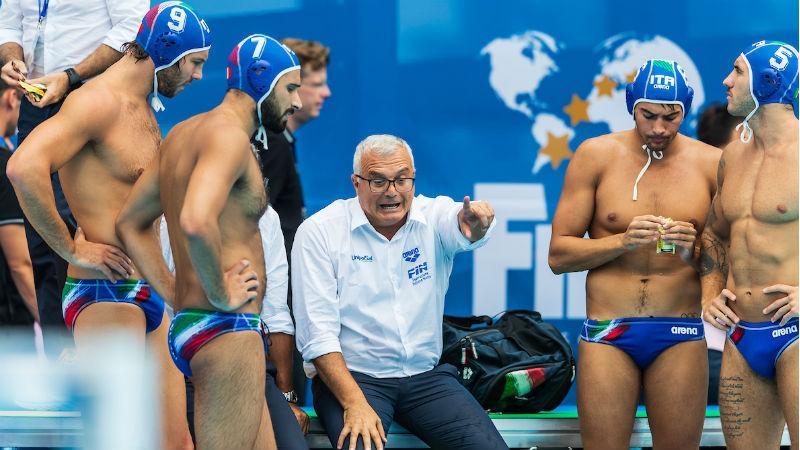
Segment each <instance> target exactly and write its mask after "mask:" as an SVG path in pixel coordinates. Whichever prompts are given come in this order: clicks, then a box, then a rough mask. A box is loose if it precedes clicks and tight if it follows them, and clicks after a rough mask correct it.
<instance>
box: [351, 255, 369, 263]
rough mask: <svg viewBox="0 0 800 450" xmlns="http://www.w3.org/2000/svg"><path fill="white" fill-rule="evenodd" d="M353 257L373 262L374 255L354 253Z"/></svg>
mask: <svg viewBox="0 0 800 450" xmlns="http://www.w3.org/2000/svg"><path fill="white" fill-rule="evenodd" d="M352 258H353V261H361V262H372V256H371V255H363V256H361V255H353V256H352Z"/></svg>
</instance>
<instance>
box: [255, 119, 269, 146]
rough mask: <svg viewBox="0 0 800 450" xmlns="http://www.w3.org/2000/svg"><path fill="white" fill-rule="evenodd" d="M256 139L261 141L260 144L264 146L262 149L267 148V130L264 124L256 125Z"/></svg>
mask: <svg viewBox="0 0 800 450" xmlns="http://www.w3.org/2000/svg"><path fill="white" fill-rule="evenodd" d="M256 140H257V141H258V142H261V145H263V146H264V150H266V149H267V130H265V129H264V125H261V126H260V127H258V132H257V133H256Z"/></svg>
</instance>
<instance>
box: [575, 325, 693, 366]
mask: <svg viewBox="0 0 800 450" xmlns="http://www.w3.org/2000/svg"><path fill="white" fill-rule="evenodd" d="M581 339H583V340H584V341H586V342H597V343H601V344H608V345H613V346H614V347H617V348H619V349H620V350H622V351H624V352H625V353H627V354H628V356H630V357H631V358H632V359H633V362H635V363H636V365H637V366H639V368H640V369H644V368H646V367H647V366H649V365H650V363H652V362H653V361H654V360H655V359H656V358H657V357H658V355H660V354H661V353H662V352H663V351H664V350H666V349H668V348H670V347H672V346H673V345H675V344H680V343H681V342H686V341H699V340H701V339H705V333H704V331H703V322H702V319H699V318H697V319H694V318H681V317H628V318H622V319H612V320H590V319H586V321H585V322H583V329H582V330H581Z"/></svg>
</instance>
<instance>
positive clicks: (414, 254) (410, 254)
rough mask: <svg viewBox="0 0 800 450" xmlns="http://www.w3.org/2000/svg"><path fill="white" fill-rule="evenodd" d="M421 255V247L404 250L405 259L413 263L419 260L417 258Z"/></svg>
mask: <svg viewBox="0 0 800 450" xmlns="http://www.w3.org/2000/svg"><path fill="white" fill-rule="evenodd" d="M419 255H420V253H419V247H414V248H412V249H411V250H409V251H407V252H403V259H404V260H406V261H408V262H412V263H413V262H417V260H418V259H419Z"/></svg>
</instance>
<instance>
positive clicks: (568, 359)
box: [439, 310, 575, 413]
mask: <svg viewBox="0 0 800 450" xmlns="http://www.w3.org/2000/svg"><path fill="white" fill-rule="evenodd" d="M481 324H483V325H485V326H482V327H476V325H481ZM443 337H444V345H443V348H444V350H443V351H442V358H441V360H440V361H439V362H440V364H442V363H449V364H452V365H454V366H455V367H456V369H458V375H459V380H460V381H461V384H463V385H464V387H466V388H467V390H469V391H470V392H471V393H472V395H474V396H475V398H476V399H477V400H478V402H479V403H480V404H481V406H483V407H484V408H485V409H487V410H490V411H496V412H518V413H535V412H539V411H543V410H545V411H546V410H551V409H553V408H555V407H556V406H558V405H559V404H560V403H561V401H562V400H564V397H565V396H566V395H567V392H568V391H569V388H570V386H572V381H573V379H574V378H575V359H574V358H573V357H572V348H570V346H569V344H567V341H566V340H565V339H564V336H562V335H561V332H560V331H558V329H556V327H554V326H553V325H550V324H549V323H546V322H544V321H542V316H541V315H540V314H539V313H538V312H536V311H527V310H513V311H507V312H506V313H505V314H503V316H502V317H500V318H499V319H498V320H497V321H496V322H492V318H491V317H489V316H473V317H454V316H444V322H443Z"/></svg>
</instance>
